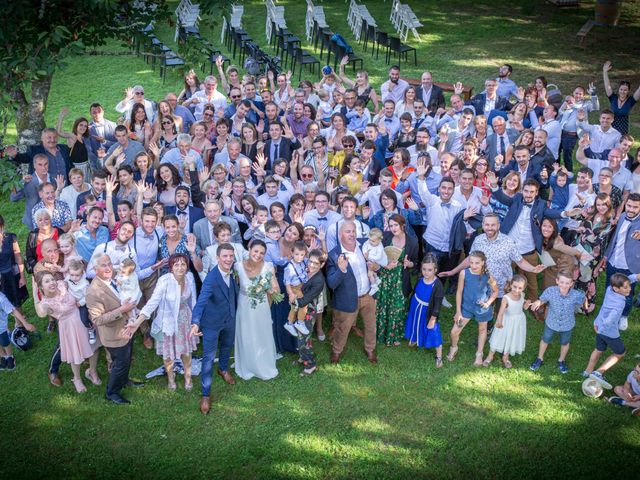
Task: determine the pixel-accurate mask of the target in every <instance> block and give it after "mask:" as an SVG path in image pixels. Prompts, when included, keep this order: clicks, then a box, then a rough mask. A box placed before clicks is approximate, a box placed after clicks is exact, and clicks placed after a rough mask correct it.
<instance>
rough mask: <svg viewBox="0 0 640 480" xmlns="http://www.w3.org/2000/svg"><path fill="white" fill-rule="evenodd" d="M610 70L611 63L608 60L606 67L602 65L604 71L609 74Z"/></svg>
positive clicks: (605, 63)
mask: <svg viewBox="0 0 640 480" xmlns="http://www.w3.org/2000/svg"><path fill="white" fill-rule="evenodd" d="M610 70H611V61H609V60H607V61H606V62H604V65H602V71H603V72H609V71H610Z"/></svg>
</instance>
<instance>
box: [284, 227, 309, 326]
mask: <svg viewBox="0 0 640 480" xmlns="http://www.w3.org/2000/svg"><path fill="white" fill-rule="evenodd" d="M305 283H307V246H306V245H305V244H304V242H303V241H302V240H298V241H297V242H296V243H294V244H293V257H292V259H291V261H290V262H289V263H287V265H286V267H284V285H285V288H286V289H287V295H288V297H289V303H290V304H291V309H290V310H289V317H288V319H287V320H288V321H287V323H286V324H285V326H284V328H285V330H286V331H287V332H289V333H290V334H291V335H293V336H294V337H297V336H298V332H300V333H301V334H303V335H308V334H309V329H308V328H307V327H306V325H305V324H304V321H305V319H306V316H307V307H306V306H304V307H299V308H298V306H297V305H298V302H297V300H298V299H299V298H302V296H303V295H302V286H303V285H304V284H305Z"/></svg>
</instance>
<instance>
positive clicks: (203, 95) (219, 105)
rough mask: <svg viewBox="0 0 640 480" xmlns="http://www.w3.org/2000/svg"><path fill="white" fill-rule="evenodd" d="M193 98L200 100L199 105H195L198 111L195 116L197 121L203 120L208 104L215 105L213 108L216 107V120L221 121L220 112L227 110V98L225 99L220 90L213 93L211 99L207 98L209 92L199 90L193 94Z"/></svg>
mask: <svg viewBox="0 0 640 480" xmlns="http://www.w3.org/2000/svg"><path fill="white" fill-rule="evenodd" d="M193 96H194V97H197V98H198V99H199V100H200V101H199V102H198V103H196V104H195V106H196V109H195V110H196V111H195V114H194V117H196V120H198V121H200V120H202V114H203V112H204V106H205V105H206V104H208V103H211V104H213V106H214V107H215V111H214V120H216V121H217V120H218V119H219V117H218V111H219V110H224V109H225V108H227V97H225V96H224V95H223V94H222V93H220V92H219V91H218V90H216V91H214V92H213V96H212V98H211V99H209V98H208V97H207V92H205V91H204V90H198V91H197V92H196V93H194V94H193Z"/></svg>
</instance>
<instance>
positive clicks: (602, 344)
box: [596, 333, 626, 355]
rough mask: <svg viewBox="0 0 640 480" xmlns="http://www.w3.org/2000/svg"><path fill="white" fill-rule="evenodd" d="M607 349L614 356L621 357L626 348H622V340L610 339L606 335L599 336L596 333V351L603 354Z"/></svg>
mask: <svg viewBox="0 0 640 480" xmlns="http://www.w3.org/2000/svg"><path fill="white" fill-rule="evenodd" d="M607 347H608V348H610V349H611V351H612V352H613V353H615V354H616V355H622V354H623V353H624V352H626V348H624V343H622V338H620V337H618V338H611V337H607V336H606V335H601V334H599V333H596V350H598V351H599V352H604V351H606V350H607Z"/></svg>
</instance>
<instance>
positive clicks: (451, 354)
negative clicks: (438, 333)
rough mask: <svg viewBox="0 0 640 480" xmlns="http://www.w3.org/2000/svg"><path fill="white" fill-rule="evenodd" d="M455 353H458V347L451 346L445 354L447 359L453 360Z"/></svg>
mask: <svg viewBox="0 0 640 480" xmlns="http://www.w3.org/2000/svg"><path fill="white" fill-rule="evenodd" d="M456 353H458V347H451V348H450V349H449V353H448V354H447V360H449V361H450V362H453V361H454V360H455V359H456Z"/></svg>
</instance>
